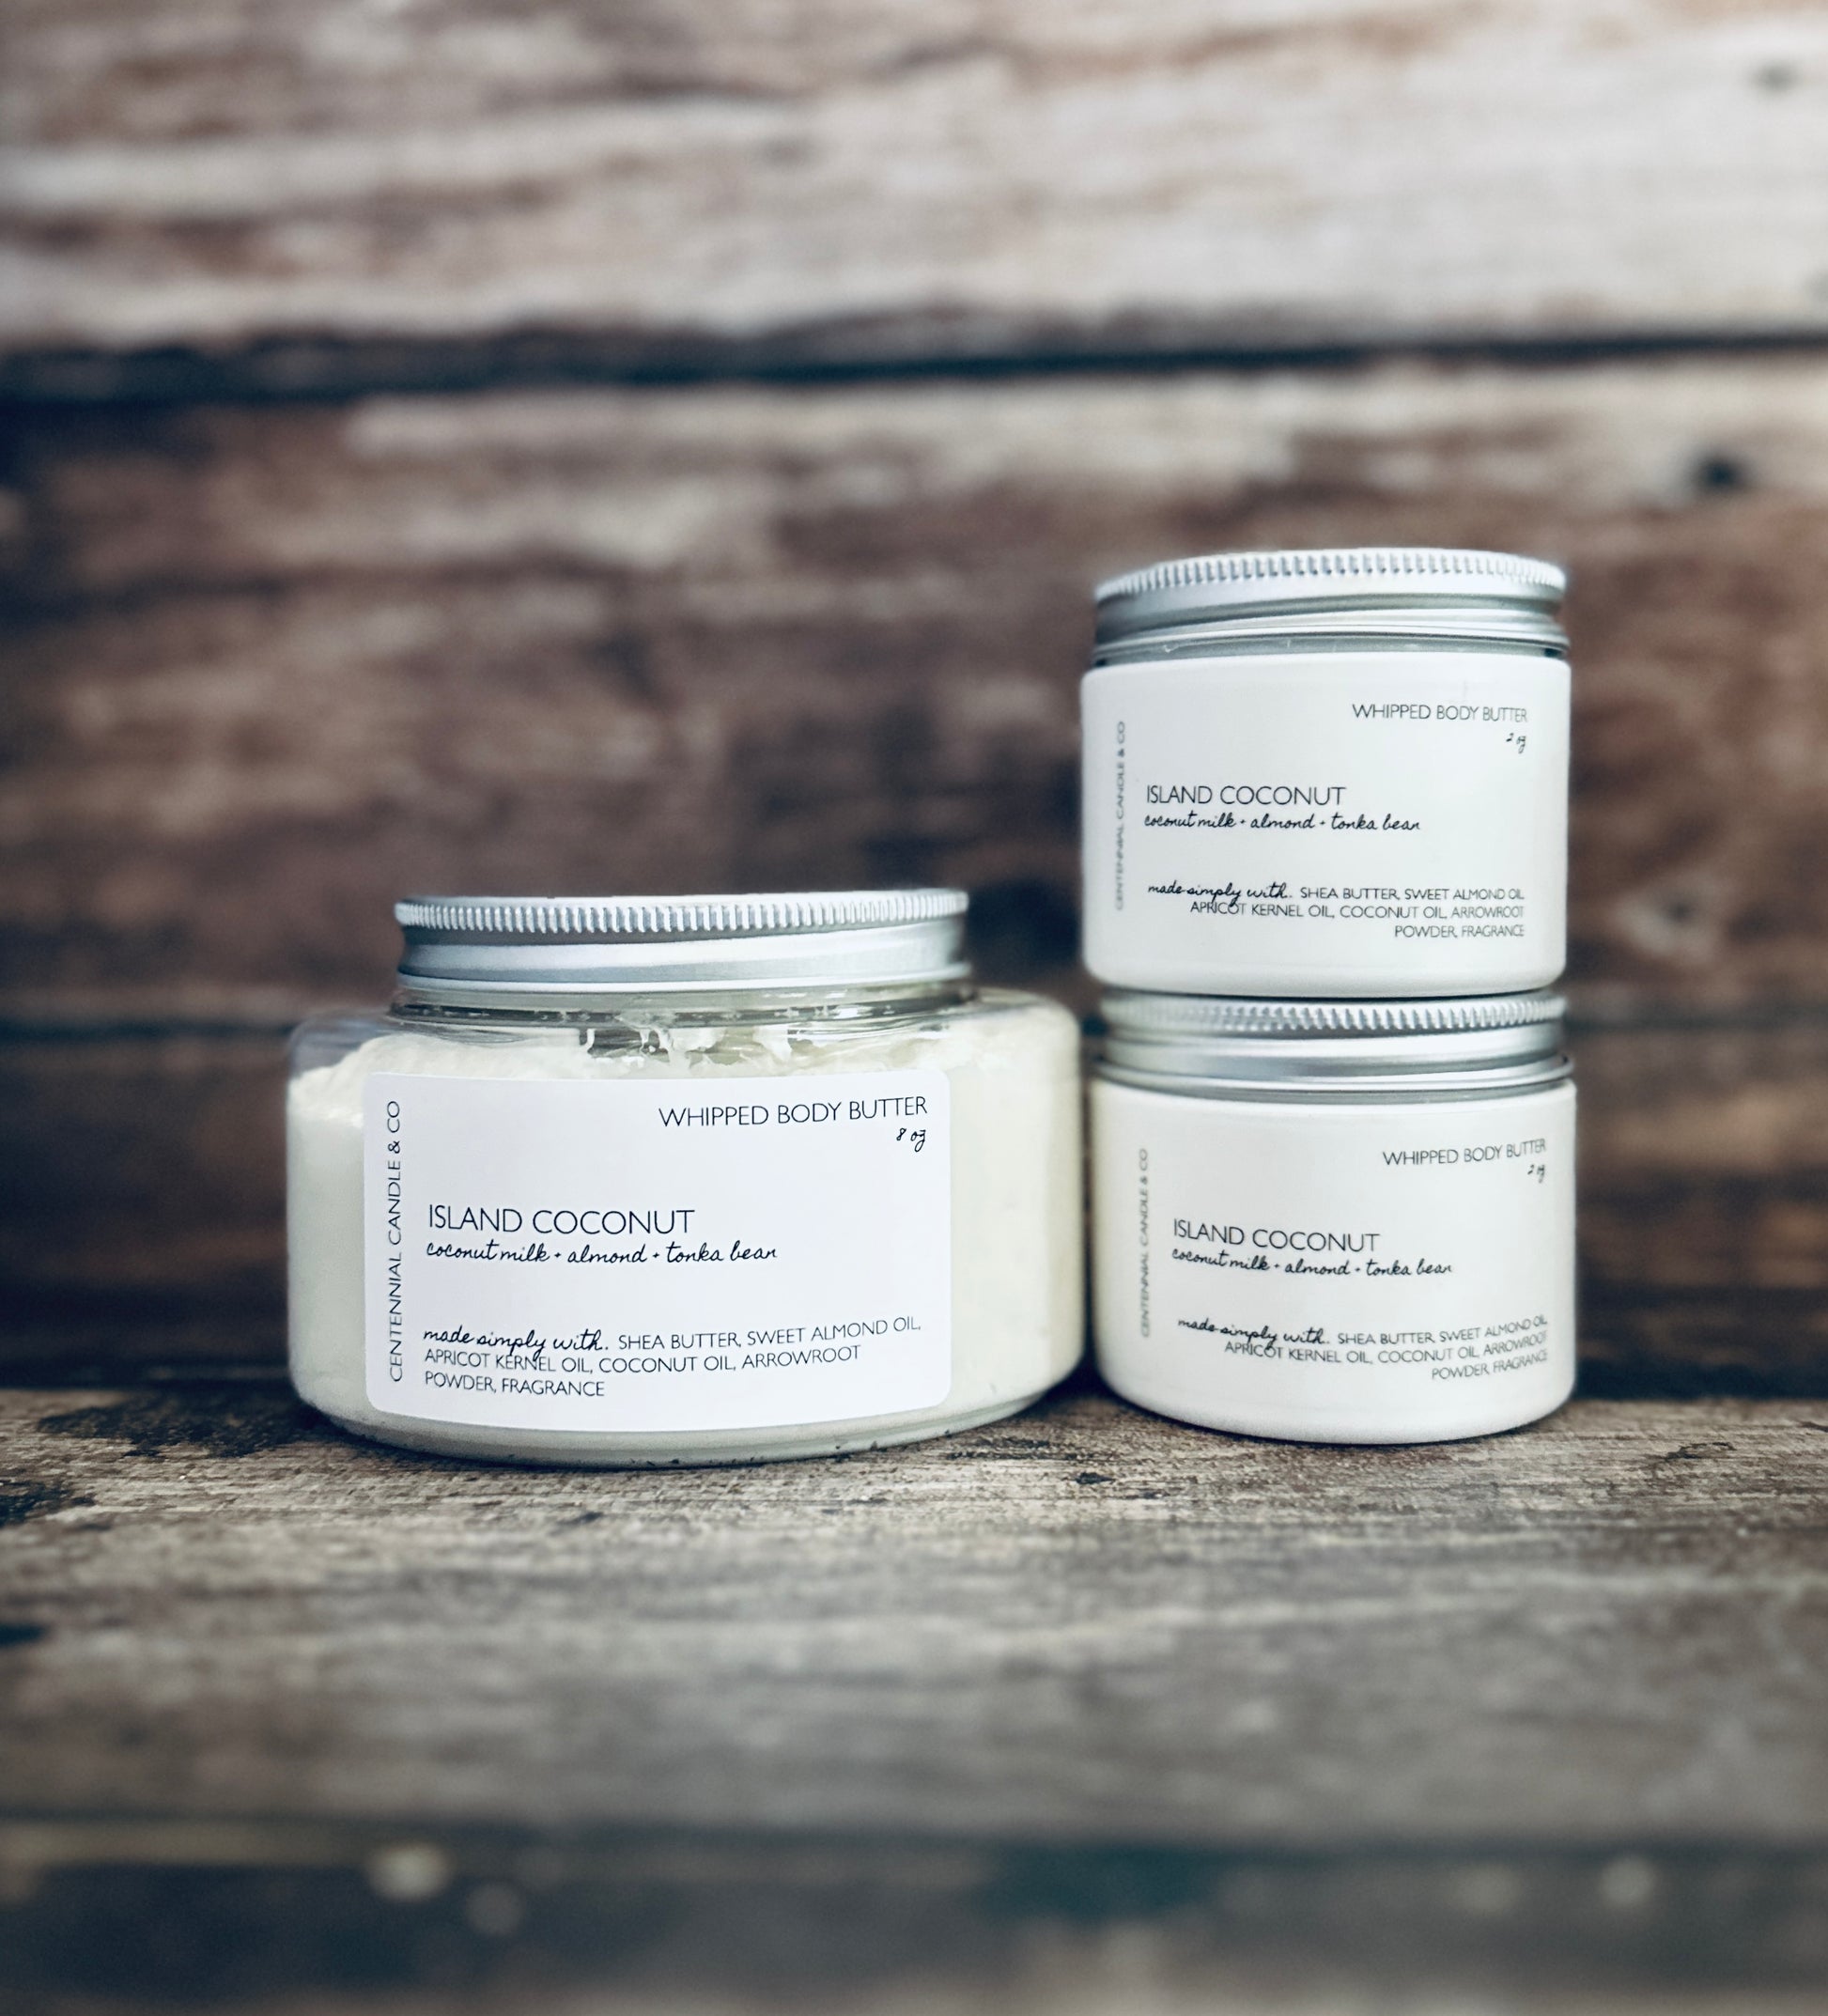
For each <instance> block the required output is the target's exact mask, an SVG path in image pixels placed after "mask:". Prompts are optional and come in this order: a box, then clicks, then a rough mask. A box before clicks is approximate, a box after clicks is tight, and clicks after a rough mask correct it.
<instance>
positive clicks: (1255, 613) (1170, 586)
mask: <svg viewBox="0 0 1828 2016" xmlns="http://www.w3.org/2000/svg"><path fill="white" fill-rule="evenodd" d="M1567 589H1568V577H1567V574H1566V573H1565V572H1564V570H1563V569H1562V568H1560V567H1558V566H1556V565H1555V563H1554V562H1553V561H1548V560H1532V559H1530V558H1528V557H1527V556H1526V555H1525V554H1522V553H1488V552H1482V551H1477V550H1475V549H1471V548H1463V547H1446V546H1341V547H1315V548H1311V549H1306V550H1294V551H1281V552H1251V553H1202V554H1198V555H1196V556H1194V557H1193V558H1191V559H1186V560H1167V561H1162V562H1161V563H1159V564H1158V565H1156V566H1147V567H1139V568H1138V569H1137V570H1136V571H1135V572H1134V573H1130V574H1122V575H1119V576H1118V577H1117V578H1116V579H1115V580H1113V581H1108V582H1102V583H1101V584H1100V585H1099V587H1098V589H1097V602H1098V644H1099V646H1100V655H1101V657H1102V656H1104V655H1106V653H1107V651H1110V652H1111V653H1112V655H1114V656H1117V657H1123V658H1128V657H1131V656H1135V655H1139V652H1138V650H1137V647H1138V646H1139V645H1140V644H1142V641H1143V640H1145V639H1147V640H1149V641H1150V642H1151V643H1152V644H1155V645H1157V646H1160V645H1162V644H1166V643H1167V642H1168V641H1169V640H1173V644H1172V648H1173V649H1175V650H1178V651H1181V652H1188V651H1190V650H1192V649H1193V648H1195V646H1196V645H1197V644H1199V643H1201V642H1205V643H1210V644H1212V645H1214V646H1216V647H1217V648H1220V649H1223V648H1226V647H1228V646H1230V647H1232V648H1235V647H1237V646H1238V645H1239V644H1248V643H1251V642H1261V641H1263V640H1268V639H1275V640H1277V641H1278V643H1281V644H1285V645H1286V644H1288V643H1289V642H1290V641H1299V640H1301V639H1303V638H1313V639H1315V640H1325V639H1327V638H1337V637H1341V636H1352V637H1362V638H1370V639H1376V638H1389V639H1391V640H1393V641H1399V642H1419V643H1431V644H1510V645H1513V646H1515V645H1523V646H1528V647H1535V648H1537V649H1541V650H1544V651H1550V652H1555V653H1557V654H1558V653H1560V652H1564V651H1565V650H1566V649H1567V647H1568V640H1567V638H1566V636H1565V635H1564V634H1563V632H1562V629H1561V626H1560V625H1559V624H1558V623H1557V621H1556V612H1557V610H1558V609H1559V608H1560V606H1561V598H1562V597H1563V596H1564V595H1565V594H1566V593H1567ZM1185 632H1194V633H1197V635H1196V636H1194V637H1189V636H1186V635H1184V634H1182V633H1185Z"/></svg>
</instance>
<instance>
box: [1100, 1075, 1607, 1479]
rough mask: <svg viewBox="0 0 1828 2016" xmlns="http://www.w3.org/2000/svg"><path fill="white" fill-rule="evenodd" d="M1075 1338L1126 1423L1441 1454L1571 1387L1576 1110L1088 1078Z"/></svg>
mask: <svg viewBox="0 0 1828 2016" xmlns="http://www.w3.org/2000/svg"><path fill="white" fill-rule="evenodd" d="M1091 1120H1092V1326H1093V1334H1094V1338H1095V1341H1096V1346H1097V1356H1098V1365H1099V1369H1100V1371H1101V1372H1103V1373H1104V1375H1105V1377H1106V1379H1107V1380H1108V1381H1109V1383H1110V1384H1111V1385H1112V1386H1113V1387H1114V1388H1116V1389H1117V1391H1118V1392H1120V1393H1121V1394H1123V1396H1124V1398H1125V1399H1128V1400H1132V1401H1134V1402H1136V1403H1137V1404H1138V1405H1139V1406H1144V1407H1148V1408H1151V1409H1153V1410H1154V1412H1156V1413H1158V1414H1166V1415H1170V1416H1172V1417H1173V1418H1175V1419H1179V1420H1185V1421H1191V1422H1194V1423H1196V1424H1198V1425H1201V1426H1203V1427H1208V1428H1222V1429H1229V1430H1232V1431H1233V1432H1235V1433H1238V1434H1252V1435H1265V1436H1271V1437H1275V1438H1277V1439H1283V1440H1291V1441H1303V1442H1337V1443H1391V1442H1398V1443H1401V1442H1437V1441H1450V1440H1455V1439H1458V1438H1460V1437H1464V1436H1469V1435H1479V1434H1494V1433H1495V1432H1497V1431H1499V1430H1502V1429H1507V1428H1515V1427H1518V1426H1521V1425H1522V1424H1523V1423H1525V1422H1526V1421H1532V1420H1535V1419H1539V1418H1540V1417H1541V1416H1542V1415H1545V1414H1548V1413H1550V1412H1552V1411H1553V1410H1554V1409H1555V1408H1556V1407H1557V1406H1559V1405H1560V1404H1561V1403H1562V1402H1563V1401H1564V1400H1566V1399H1567V1397H1568V1395H1569V1393H1570V1392H1571V1390H1572V1386H1573V1380H1574V1341H1575V1332H1574V1172H1573V1152H1574V1089H1573V1087H1572V1085H1571V1084H1568V1083H1566V1082H1562V1083H1558V1084H1554V1085H1550V1086H1546V1087H1543V1088H1541V1089H1538V1090H1533V1091H1529V1092H1524V1093H1510V1094H1507V1095H1502V1096H1472V1097H1464V1096H1454V1097H1443V1098H1426V1097H1421V1096H1417V1097H1416V1098H1414V1099H1403V1100H1398V1099H1386V1098H1378V1099H1349V1098H1345V1099H1324V1098H1316V1097H1312V1096H1308V1097H1303V1098H1298V1099H1278V1098H1274V1097H1247V1098H1239V1097H1228V1096H1201V1095H1198V1094H1195V1093H1183V1092H1180V1091H1175V1092H1164V1091H1160V1090H1156V1089H1154V1088H1148V1087H1141V1086H1138V1085H1136V1084H1129V1083H1123V1082H1119V1081H1116V1080H1114V1079H1112V1078H1108V1077H1103V1076H1099V1077H1095V1078H1094V1079H1093V1083H1092V1093H1091Z"/></svg>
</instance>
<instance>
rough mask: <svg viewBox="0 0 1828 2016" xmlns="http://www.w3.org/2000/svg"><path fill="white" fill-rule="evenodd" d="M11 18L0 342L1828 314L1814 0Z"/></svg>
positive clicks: (1177, 332)
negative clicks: (1806, 0)
mask: <svg viewBox="0 0 1828 2016" xmlns="http://www.w3.org/2000/svg"><path fill="white" fill-rule="evenodd" d="M5 70H6V74H7V76H8V94H7V101H6V115H7V128H8V136H9V138H10V141H11V146H10V147H9V149H8V153H7V155H6V157H5V161H4V184H0V194H4V200H5V203H6V209H7V215H8V239H7V244H6V256H7V271H8V287H7V288H6V290H5V294H4V300H5V302H6V307H5V311H4V321H3V322H0V333H3V334H4V338H5V340H6V342H7V343H8V345H9V346H10V347H12V348H14V349H18V348H20V347H32V348H37V349H45V348H51V349H68V348H71V347H74V348H77V349H101V350H106V349H118V348H124V347H134V346H139V347H144V346H170V345H178V346H203V347H223V346H237V345H247V344H250V343H256V342H259V341H261V340H263V339H271V338H273V337H275V336H278V337H285V336H288V335H299V334H302V335H305V336H319V335H322V334H324V333H331V334H333V335H339V336H352V337H358V338H360V337H366V336H373V335H377V334H380V335H397V334H408V335H430V336H435V337H449V336H467V335H473V334H475V333H498V332H503V331H512V330H524V329H534V330H553V331H561V332H564V331H575V330H578V329H587V330H590V331H593V332H600V333H605V334H607V335H609V336H611V337H612V338H613V337H621V338H622V339H624V340H625V341H626V342H627V343H630V344H632V345H634V346H636V347H637V348H638V347H639V346H640V344H641V343H642V342H643V339H645V340H646V341H648V342H649V343H652V342H653V341H654V339H657V338H658V339H659V340H660V341H661V342H663V343H665V344H667V345H671V346H676V345H677V344H678V343H679V342H680V340H681V339H684V340H686V341H688V342H690V341H692V340H694V339H709V340H711V341H713V342H716V341H720V340H729V339H734V340H736V341H742V340H745V339H750V340H753V339H756V338H763V339H768V338H774V339H782V338H784V339H785V347H786V348H787V349H792V350H797V351H798V352H800V353H802V354H805V353H811V354H831V353H832V352H834V351H836V352H838V353H845V354H864V355H867V354H869V353H870V352H872V351H873V350H876V351H879V350H882V349H900V350H904V351H906V350H908V349H912V350H913V351H914V352H915V353H916V354H931V353H933V352H934V351H936V350H937V351H943V350H946V349H965V350H982V349H993V350H994V349H1006V348H1009V347H1011V346H1012V345H1014V346H1015V347H1016V348H1032V347H1033V346H1034V344H1035V343H1036V341H1037V340H1040V341H1043V342H1052V343H1053V344H1055V345H1056V346H1061V345H1064V346H1066V347H1071V346H1072V345H1073V344H1075V343H1076V342H1077V343H1083V342H1085V341H1088V340H1091V341H1094V342H1101V343H1104V344H1106V345H1108V344H1110V343H1112V342H1116V343H1118V344H1120V345H1123V344H1129V345H1136V344H1139V343H1140V344H1144V345H1146V344H1148V343H1151V342H1160V341H1167V342H1170V343H1179V344H1185V343H1187V342H1189V341H1193V342H1205V343H1215V342H1216V343H1222V344H1236V343H1245V344H1252V345H1263V344H1265V343H1283V342H1288V341H1291V340H1296V341H1299V340H1304V339H1305V340H1312V339H1314V338H1315V337H1320V338H1324V339H1325V338H1332V337H1337V336H1338V335H1340V333H1345V334H1348V335H1350V336H1353V337H1359V336H1363V335H1365V334H1367V333H1377V334H1391V333H1396V334H1404V335H1411V334H1414V333H1417V332H1420V333H1427V334H1429V335H1434V336H1438V335H1441V334H1444V333H1453V332H1470V333H1531V332H1544V331H1546V332H1549V333H1565V332H1568V331H1571V330H1572V331H1594V330H1599V331H1613V330H1617V329H1619V328H1624V329H1629V330H1634V331H1645V330H1649V331H1656V330H1677V331H1683V332H1687V331H1693V330H1695V329H1696V328H1700V329H1712V330H1721V329H1746V328H1752V329H1766V328H1770V327H1773V326H1777V327H1809V328H1814V329H1820V328H1822V327H1824V326H1828V298H1825V297H1824V285H1823V263H1822V259H1821V256H1820V253H1819V251H1818V250H1817V249H1816V248H1817V247H1819V246H1820V243H1821V242H1822V240H1823V235H1824V232H1825V231H1828V120H1824V118H1823V105H1824V99H1823V92H1824V89H1828V84H1824V78H1828V24H1825V23H1823V22H1822V20H1821V19H1820V16H1819V14H1818V13H1817V12H1815V11H1814V10H1812V9H1810V8H1805V7H1799V6H1795V5H1786V4H1783V0H1761V4H1754V5H1745V4H1743V0H1606V4H1605V5H1603V6H1602V7H1598V8H1596V7H1594V6H1591V5H1584V4H1581V0H1518V4H1512V5H1507V6H1505V7H1501V8H1466V7H1464V6H1462V5H1459V4H1457V0H1407V4H1402V0H1251V4H1249V5H1247V6H1243V7H1232V8H1227V9H1224V10H1223V11H1222V13H1221V14H1219V15H1215V14H1214V12H1213V10H1212V9H1210V8H1201V7H1198V6H1191V5H1187V4H1185V0H1149V4H1147V5H1145V6H1141V7H1133V8H1124V9H1123V10H1121V11H1120V12H1117V13H1113V11H1112V10H1111V9H1110V8H1105V7H1099V6H1096V5H1094V4H1092V0H1072V4H1071V5H1053V6H1039V5H1034V4H1029V5H1017V4H1015V0H940V4H938V5H935V4H933V0H871V4H870V5H868V6H864V7H857V6H847V5H843V4H839V0H821V4H819V5H816V6H812V7H802V8H793V9H789V10H786V11H784V12H783V11H782V9H781V8H777V7H774V6H771V5H768V4H767V0H738V4H729V0H691V4H689V5H684V6H669V5H661V4H658V0H641V4H638V5H634V6H628V5H610V4H608V0H580V4H571V5H552V4H548V5H544V6H541V7H538V8H534V9H531V10H530V9H526V8H514V7H510V6H508V5H506V4H504V0H420V4H418V5H414V6H411V7H409V8H393V9H382V10H377V9H375V8H370V7H365V6H363V5H360V4H358V0H335V4H333V5H328V6H320V5H317V4H315V0H282V4H280V5H256V4H254V0H207V4H205V5H201V6H199V5H194V4H193V0H163V4H159V5H152V6H147V5H133V4H124V0H75V4H71V0H35V4H25V5H20V6H15V7H14V8H11V9H9V16H8V48H7V51H6V60H5ZM1446 163H1450V164H1451V169H1450V172H1443V171H1444V164H1446Z"/></svg>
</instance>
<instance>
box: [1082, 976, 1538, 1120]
mask: <svg viewBox="0 0 1828 2016" xmlns="http://www.w3.org/2000/svg"><path fill="white" fill-rule="evenodd" d="M1565 1012H1566V1002H1565V1001H1564V1000H1563V999H1562V997H1561V996H1560V995H1559V994H1555V993H1550V992H1547V991H1543V992H1540V993H1534V994H1492V995H1480V996H1478V997H1474V998H1468V999H1464V1000H1332V1001H1328V1000H1242V999H1236V998H1232V997H1229V996H1214V995H1192V994H1145V993H1140V992H1138V991H1135V990H1133V989H1130V988H1121V989H1115V990H1113V991H1112V992H1110V993H1108V994H1107V995H1106V996H1105V999H1104V1014H1105V1020H1106V1024H1107V1026H1108V1036H1107V1037H1106V1041H1105V1051H1104V1065H1105V1069H1106V1071H1107V1073H1108V1075H1109V1076H1111V1077H1115V1078H1124V1079H1126V1080H1130V1081H1133V1082H1145V1081H1146V1082H1153V1083H1157V1084H1161V1085H1163V1086H1164V1088H1165V1089H1172V1090H1177V1091H1187V1092H1195V1093H1198V1092H1201V1091H1202V1090H1203V1091H1207V1092H1210V1093H1224V1092H1225V1091H1227V1090H1228V1089H1239V1088H1243V1089H1247V1090H1249V1091H1251V1092H1254V1093H1255V1095H1257V1096H1264V1095H1267V1094H1268V1093H1269V1092H1270V1091H1271V1090H1272V1089H1276V1088H1279V1089H1282V1090H1284V1091H1286V1092H1289V1093H1297V1094H1299V1093H1334V1094H1336V1095H1338V1094H1351V1095H1354V1096H1379V1095H1389V1094H1391V1093H1396V1094H1398V1095H1401V1096H1407V1097H1427V1096H1429V1095H1431V1094H1432V1093H1455V1092H1467V1091H1505V1090H1517V1089H1520V1088H1522V1087H1524V1086H1527V1085H1534V1084H1545V1083H1551V1082H1553V1081H1554V1080H1556V1079H1557V1078H1564V1077H1566V1076H1567V1072H1568V1064H1567V1061H1566V1059H1565V1058H1563V1056H1562V1054H1561V1036H1562V1030H1561V1021H1562V1016H1563V1015H1564V1013H1565Z"/></svg>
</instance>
